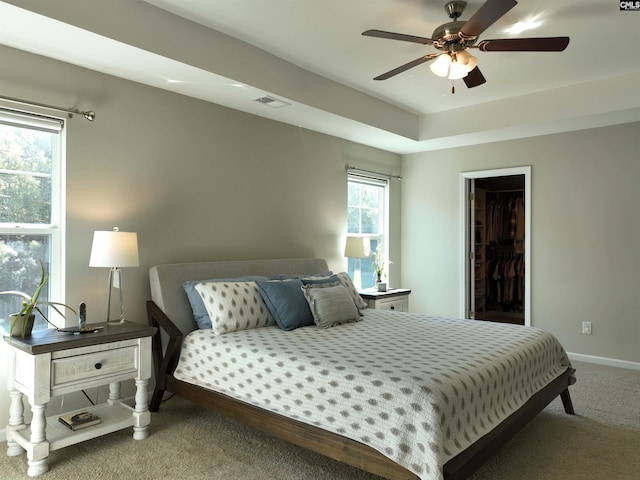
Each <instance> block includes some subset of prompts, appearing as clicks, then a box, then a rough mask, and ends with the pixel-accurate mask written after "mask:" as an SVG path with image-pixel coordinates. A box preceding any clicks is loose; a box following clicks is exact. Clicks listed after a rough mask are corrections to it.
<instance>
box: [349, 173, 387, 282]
mask: <svg viewBox="0 0 640 480" xmlns="http://www.w3.org/2000/svg"><path fill="white" fill-rule="evenodd" d="M349 183H360V184H364V185H372V186H376V187H381V188H382V190H383V192H384V195H383V199H382V202H381V206H380V208H381V210H382V212H380V213H379V219H378V222H379V225H380V233H378V234H369V233H364V234H363V233H351V232H348V234H349V235H358V236H362V237H365V238H369V239H379V242H380V244H382V247H383V248H382V250H383V251H382V253H383V254H384V256H385V258H389V179H388V178H387V177H385V176H379V177H378V176H375V175H373V174H366V175H364V174H359V173H353V172H351V173H348V174H347V198H348V188H349ZM347 208H349V205H348V204H347ZM374 253H375V251H374V249H373V248H372V252H371V257H373V255H374ZM388 268H389V266H388V265H387V267H386V275H387V276H388V275H389V271H388ZM370 287H371V286H369V288H370Z"/></svg>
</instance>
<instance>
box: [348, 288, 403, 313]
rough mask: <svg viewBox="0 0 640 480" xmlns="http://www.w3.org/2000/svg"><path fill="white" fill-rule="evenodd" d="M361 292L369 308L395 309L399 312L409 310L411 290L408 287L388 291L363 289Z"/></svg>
mask: <svg viewBox="0 0 640 480" xmlns="http://www.w3.org/2000/svg"><path fill="white" fill-rule="evenodd" d="M359 293H360V296H361V297H362V298H363V299H364V301H365V302H367V305H368V306H369V308H375V309H378V310H395V311H397V312H408V311H409V294H410V293H411V290H409V289H408V288H390V289H389V290H387V291H386V292H378V291H377V290H363V291H361V292H359Z"/></svg>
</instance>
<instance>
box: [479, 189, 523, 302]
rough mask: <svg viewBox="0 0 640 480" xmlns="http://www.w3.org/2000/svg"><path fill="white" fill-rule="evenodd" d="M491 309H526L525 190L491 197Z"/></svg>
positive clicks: (488, 294) (488, 279) (488, 291)
mask: <svg viewBox="0 0 640 480" xmlns="http://www.w3.org/2000/svg"><path fill="white" fill-rule="evenodd" d="M486 214H487V266H486V306H487V310H494V311H502V312H522V311H523V305H524V279H525V276H524V272H525V262H524V245H525V244H524V233H525V220H524V219H525V211H524V200H523V198H522V192H515V193H508V194H503V193H498V194H493V195H491V198H490V199H488V201H487V210H486Z"/></svg>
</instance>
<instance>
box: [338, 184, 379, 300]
mask: <svg viewBox="0 0 640 480" xmlns="http://www.w3.org/2000/svg"><path fill="white" fill-rule="evenodd" d="M347 185H348V194H347V203H348V205H347V208H348V212H347V221H348V230H347V233H348V234H349V235H361V236H363V237H368V238H369V241H370V243H371V252H372V255H371V256H370V257H368V258H362V259H355V258H350V259H349V262H348V267H347V268H348V270H347V272H348V273H349V276H351V278H354V273H355V271H356V270H357V268H358V264H359V265H360V271H361V279H362V288H371V287H373V286H375V283H376V276H375V274H374V272H373V253H374V252H375V251H376V249H377V248H378V246H379V245H382V248H386V247H387V241H386V239H387V237H388V227H387V224H388V221H387V210H388V208H387V206H388V196H387V181H386V180H382V179H375V178H368V177H360V176H356V175H349V177H348V181H347ZM385 254H386V252H385Z"/></svg>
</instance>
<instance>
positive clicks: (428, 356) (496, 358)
mask: <svg viewBox="0 0 640 480" xmlns="http://www.w3.org/2000/svg"><path fill="white" fill-rule="evenodd" d="M569 366H570V363H569V360H568V358H567V355H566V353H565V351H564V349H563V347H562V346H561V345H560V343H559V342H558V341H557V340H556V339H555V337H553V336H552V335H551V334H549V333H546V332H543V331H541V330H539V329H535V328H528V327H521V326H515V325H506V324H496V323H488V322H480V321H471V320H453V319H447V318H438V317H430V316H425V315H419V314H412V313H402V312H389V311H383V310H365V311H364V317H363V320H362V321H361V322H358V323H350V324H345V325H340V326H337V327H333V328H329V329H320V328H316V327H304V328H299V329H297V330H293V331H290V332H286V331H283V330H280V329H279V328H278V327H265V328H258V329H254V330H244V331H240V332H233V333H228V334H225V335H217V336H216V335H214V334H213V333H212V332H211V331H210V330H197V331H194V332H192V333H190V334H189V335H188V336H187V337H186V338H185V340H184V344H183V347H182V353H181V356H180V361H179V364H178V367H177V368H176V371H175V377H176V378H177V379H179V380H183V381H185V382H190V383H194V384H196V385H200V386H203V387H205V388H208V389H211V390H215V391H218V392H222V393H225V394H226V395H229V396H231V397H234V398H237V399H240V400H243V401H245V402H247V403H250V404H253V405H257V406H260V407H263V408H265V409H268V410H271V411H273V412H277V413H280V414H283V415H285V416H287V417H291V418H295V419H297V420H300V421H302V422H305V423H309V424H313V425H316V426H320V427H322V428H324V429H325V430H330V431H332V432H335V433H338V434H341V435H343V436H346V437H349V438H352V439H354V440H358V441H360V442H362V443H365V444H367V445H370V446H371V447H373V448H375V449H376V450H378V451H380V452H381V453H383V454H384V455H386V456H387V457H389V458H390V459H392V460H394V461H395V462H396V463H398V464H400V465H402V466H404V467H405V468H407V469H408V470H411V471H412V472H414V473H415V474H417V475H418V476H419V477H420V478H422V479H429V480H440V479H441V478H442V466H443V464H444V463H446V462H447V461H448V460H449V459H450V458H452V457H454V456H455V455H457V454H458V453H460V452H461V451H462V450H464V449H465V448H466V447H467V446H468V445H469V444H471V443H473V442H474V441H475V440H477V439H478V438H480V437H481V436H483V435H484V434H485V433H487V432H488V431H489V430H491V429H492V428H493V427H495V426H496V425H497V424H499V423H500V422H501V421H502V420H504V419H505V418H506V417H507V416H508V415H509V414H511V413H512V412H514V411H515V410H517V409H518V408H519V407H520V406H522V405H523V404H524V403H525V402H526V401H527V400H528V399H529V398H530V397H531V396H532V395H533V394H534V393H536V392H537V391H538V390H540V389H541V388H542V387H544V386H545V385H547V384H548V383H549V382H551V381H552V380H553V379H555V378H556V377H557V376H559V375H560V374H561V373H562V372H564V371H565V370H566V369H567V367H569Z"/></svg>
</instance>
